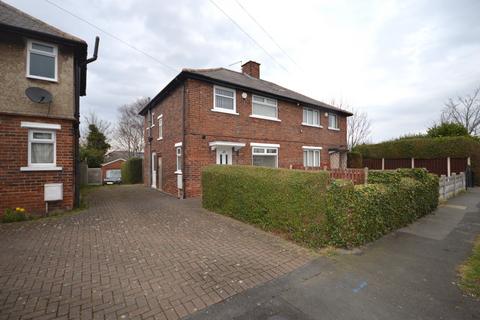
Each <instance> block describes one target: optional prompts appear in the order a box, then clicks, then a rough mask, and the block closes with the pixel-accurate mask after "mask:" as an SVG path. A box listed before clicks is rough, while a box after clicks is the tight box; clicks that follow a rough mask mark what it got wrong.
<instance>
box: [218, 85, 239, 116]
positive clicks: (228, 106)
mask: <svg viewBox="0 0 480 320" xmlns="http://www.w3.org/2000/svg"><path fill="white" fill-rule="evenodd" d="M235 96H236V93H235V90H234V89H230V88H225V87H219V86H213V108H212V111H218V112H226V113H231V114H238V113H237V105H236V98H235Z"/></svg>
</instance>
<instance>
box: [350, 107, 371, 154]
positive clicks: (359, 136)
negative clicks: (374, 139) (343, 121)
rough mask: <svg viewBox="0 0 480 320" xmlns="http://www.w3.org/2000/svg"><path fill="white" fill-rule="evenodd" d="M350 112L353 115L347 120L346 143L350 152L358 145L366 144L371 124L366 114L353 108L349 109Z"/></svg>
mask: <svg viewBox="0 0 480 320" xmlns="http://www.w3.org/2000/svg"><path fill="white" fill-rule="evenodd" d="M350 112H351V113H353V115H352V116H350V117H348V118H347V119H348V120H347V143H348V148H349V149H350V150H352V149H353V148H354V147H356V146H358V145H359V144H363V143H366V142H367V140H368V137H369V136H370V133H371V125H372V123H371V121H370V119H368V115H367V113H366V112H360V111H359V110H356V109H353V108H351V109H350Z"/></svg>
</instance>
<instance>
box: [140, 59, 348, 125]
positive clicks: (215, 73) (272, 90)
mask: <svg viewBox="0 0 480 320" xmlns="http://www.w3.org/2000/svg"><path fill="white" fill-rule="evenodd" d="M187 78H193V79H200V80H204V81H209V82H213V83H217V84H223V85H227V86H228V85H230V86H234V87H236V88H243V89H247V90H250V91H253V92H254V93H260V94H262V93H263V94H267V95H271V96H273V97H276V98H280V99H283V100H289V101H292V102H295V103H300V104H302V105H306V106H315V107H319V108H323V109H327V110H332V111H336V112H338V113H341V114H343V115H346V116H351V115H352V114H351V113H350V112H348V111H346V110H343V109H340V108H337V107H334V106H332V105H329V104H326V103H324V102H321V101H319V100H316V99H313V98H310V97H307V96H305V95H303V94H301V93H298V92H295V91H293V90H290V89H287V88H284V87H282V86H279V85H278V84H275V83H273V82H270V81H266V80H263V79H257V78H254V77H251V76H249V75H247V74H245V73H241V72H237V71H233V70H229V69H225V68H213V69H183V70H182V72H180V73H179V74H178V75H177V76H176V77H175V79H173V80H172V81H171V82H170V83H169V84H168V85H167V86H166V87H165V88H164V89H162V91H160V93H158V94H157V95H156V96H155V97H154V98H153V99H152V100H151V101H150V102H149V103H148V104H147V105H146V106H145V107H144V108H143V109H142V110H141V111H140V114H144V113H145V112H146V111H147V110H148V109H149V108H151V107H152V106H155V105H156V104H158V103H159V102H160V101H161V100H162V99H163V98H164V97H166V95H167V94H168V92H169V91H170V90H171V89H172V88H173V87H175V86H176V85H178V84H179V83H180V82H181V81H183V80H185V79H187Z"/></svg>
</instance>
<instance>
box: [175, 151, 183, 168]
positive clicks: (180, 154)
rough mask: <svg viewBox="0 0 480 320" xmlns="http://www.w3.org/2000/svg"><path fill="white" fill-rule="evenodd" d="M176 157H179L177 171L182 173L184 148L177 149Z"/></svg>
mask: <svg viewBox="0 0 480 320" xmlns="http://www.w3.org/2000/svg"><path fill="white" fill-rule="evenodd" d="M176 155H177V171H176V172H182V147H181V146H178V147H176Z"/></svg>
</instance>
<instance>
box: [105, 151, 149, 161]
mask: <svg viewBox="0 0 480 320" xmlns="http://www.w3.org/2000/svg"><path fill="white" fill-rule="evenodd" d="M132 157H136V158H143V152H135V153H133V154H132V153H129V152H128V151H125V150H113V151H110V152H107V154H105V159H104V160H105V162H111V161H115V160H118V159H130V158H132Z"/></svg>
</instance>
